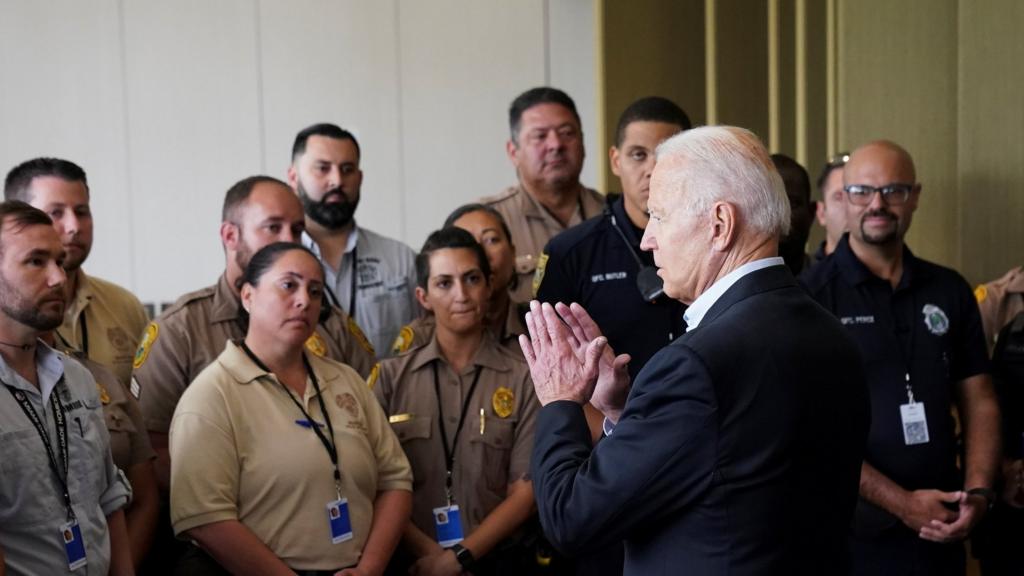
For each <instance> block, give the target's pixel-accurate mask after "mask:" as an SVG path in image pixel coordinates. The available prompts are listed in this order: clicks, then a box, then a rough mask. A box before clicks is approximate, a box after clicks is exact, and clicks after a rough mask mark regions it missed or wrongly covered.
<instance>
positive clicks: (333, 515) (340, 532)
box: [327, 498, 352, 544]
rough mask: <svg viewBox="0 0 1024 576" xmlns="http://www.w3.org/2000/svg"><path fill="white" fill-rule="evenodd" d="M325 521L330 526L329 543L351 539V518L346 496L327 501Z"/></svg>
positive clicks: (338, 542)
mask: <svg viewBox="0 0 1024 576" xmlns="http://www.w3.org/2000/svg"><path fill="white" fill-rule="evenodd" d="M327 522H328V524H329V525H330V528H331V544H340V543H342V542H347V541H349V540H351V539H352V519H351V518H350V517H349V513H348V498H341V499H339V500H335V501H333V502H328V503H327Z"/></svg>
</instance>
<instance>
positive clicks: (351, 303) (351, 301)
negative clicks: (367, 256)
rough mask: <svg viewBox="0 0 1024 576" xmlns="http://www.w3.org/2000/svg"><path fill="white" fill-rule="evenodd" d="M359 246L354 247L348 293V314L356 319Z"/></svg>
mask: <svg viewBox="0 0 1024 576" xmlns="http://www.w3.org/2000/svg"><path fill="white" fill-rule="evenodd" d="M357 250H359V247H358V246H355V247H353V248H352V287H351V288H350V292H349V295H348V315H349V316H350V317H351V318H352V319H353V320H355V319H356V273H357V272H358V271H359V254H358V252H357Z"/></svg>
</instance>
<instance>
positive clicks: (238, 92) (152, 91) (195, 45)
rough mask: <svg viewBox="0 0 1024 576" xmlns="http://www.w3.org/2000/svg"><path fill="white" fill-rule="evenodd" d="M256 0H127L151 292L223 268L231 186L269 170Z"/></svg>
mask: <svg viewBox="0 0 1024 576" xmlns="http://www.w3.org/2000/svg"><path fill="white" fill-rule="evenodd" d="M255 13H256V11H255V9H254V5H253V3H252V2H251V1H249V0H233V1H228V0H224V1H218V2H207V1H205V0H185V1H176V2H161V1H158V0H133V1H132V2H125V5H124V21H125V30H126V41H125V56H126V62H127V66H126V80H127V86H128V89H127V94H128V118H129V127H130V129H129V137H128V138H129V162H130V172H131V189H132V194H133V198H134V211H135V221H136V225H135V226H136V230H135V245H136V251H135V254H136V258H135V266H136V267H137V269H138V277H139V282H138V290H139V291H140V293H141V295H142V297H143V298H145V299H155V300H162V301H166V300H173V299H175V298H176V297H177V296H179V295H181V294H182V293H184V292H186V291H189V290H194V289H196V288H200V287H202V286H205V285H207V284H211V283H213V282H214V281H215V280H216V279H217V276H218V274H219V272H220V271H221V270H222V269H223V266H224V257H223V251H222V249H221V246H220V240H219V237H218V227H219V223H220V210H221V206H222V204H223V200H224V192H225V191H226V190H227V189H228V187H229V186H230V185H231V184H232V183H234V182H235V181H237V180H239V179H240V178H243V177H245V176H248V175H250V174H254V173H256V172H258V171H260V169H261V154H260V122H259V108H258V105H257V103H258V102H259V95H258V86H259V85H258V66H257V51H256V42H255V38H256V35H255V22H256V18H255Z"/></svg>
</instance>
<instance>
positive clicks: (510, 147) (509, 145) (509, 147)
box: [505, 140, 519, 168]
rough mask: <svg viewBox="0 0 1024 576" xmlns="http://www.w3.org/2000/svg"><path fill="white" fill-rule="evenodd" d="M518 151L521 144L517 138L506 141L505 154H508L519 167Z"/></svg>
mask: <svg viewBox="0 0 1024 576" xmlns="http://www.w3.org/2000/svg"><path fill="white" fill-rule="evenodd" d="M518 152H519V146H518V145H517V144H516V142H515V140H509V141H508V142H505V154H506V155H508V159H509V161H510V162H512V165H513V166H515V167H516V168H518V167H519V157H518V155H517V154H518Z"/></svg>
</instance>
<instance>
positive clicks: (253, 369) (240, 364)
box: [217, 340, 338, 396]
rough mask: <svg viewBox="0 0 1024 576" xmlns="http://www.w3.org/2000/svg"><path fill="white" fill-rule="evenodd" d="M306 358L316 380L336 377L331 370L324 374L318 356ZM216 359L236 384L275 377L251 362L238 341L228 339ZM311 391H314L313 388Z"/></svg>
mask: <svg viewBox="0 0 1024 576" xmlns="http://www.w3.org/2000/svg"><path fill="white" fill-rule="evenodd" d="M306 358H308V359H309V365H310V367H311V368H312V369H313V374H314V375H316V379H317V381H319V382H330V381H332V380H334V379H335V378H337V377H338V374H337V373H335V372H333V371H331V372H329V373H326V374H325V373H324V370H323V369H322V367H321V366H320V359H319V358H316V357H314V356H311V355H308V354H307V355H306ZM217 361H218V362H219V363H220V365H221V366H223V367H224V370H226V371H227V373H228V374H229V375H231V377H232V378H233V379H234V380H235V382H237V383H238V384H249V383H252V382H255V381H256V380H258V379H260V378H262V377H265V376H269V377H271V378H274V379H275V380H276V379H277V377H276V376H274V375H273V374H272V373H270V372H267V371H266V370H264V369H263V368H260V367H259V365H257V364H256V363H255V362H253V360H252V358H250V357H249V355H248V354H246V353H245V350H243V349H242V347H241V345H240V343H239V342H236V341H234V340H229V341H228V343H227V345H226V346H225V347H224V352H222V353H221V355H220V357H218V358H217ZM306 390H307V393H306V396H309V395H310V393H311V392H310V390H312V386H310V387H307V388H306ZM313 393H315V390H314V391H313Z"/></svg>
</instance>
